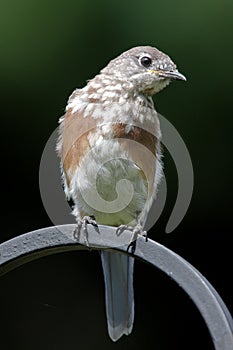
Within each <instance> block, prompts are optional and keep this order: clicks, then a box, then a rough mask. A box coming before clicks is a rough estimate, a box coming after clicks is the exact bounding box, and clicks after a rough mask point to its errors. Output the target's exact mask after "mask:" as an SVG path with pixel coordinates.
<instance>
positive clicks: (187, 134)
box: [0, 0, 233, 350]
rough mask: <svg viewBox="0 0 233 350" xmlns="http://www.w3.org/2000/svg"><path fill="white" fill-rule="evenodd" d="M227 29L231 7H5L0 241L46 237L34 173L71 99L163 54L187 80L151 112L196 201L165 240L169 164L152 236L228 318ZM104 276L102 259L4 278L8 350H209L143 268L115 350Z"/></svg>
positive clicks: (178, 296) (166, 288)
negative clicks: (137, 61) (175, 137)
mask: <svg viewBox="0 0 233 350" xmlns="http://www.w3.org/2000/svg"><path fill="white" fill-rule="evenodd" d="M232 17H233V2H232V1H231V0H221V1H219V0H197V1H189V0H188V1H187V0H176V1H172V0H160V1H155V0H153V1H152V0H145V1H138V0H134V1H133V0H130V1H107V0H102V1H84V0H82V1H79V0H76V1H72V0H66V1H55V0H53V1H52V0H49V1H47V0H46V1H45V0H40V1H39V0H30V1H29V0H28V1H26V0H22V1H16V0H10V1H9V0H2V1H1V5H0V48H1V53H0V79H1V84H0V89H1V91H0V94H1V131H2V132H1V150H2V152H1V163H2V170H1V175H2V181H1V183H2V186H1V200H2V210H1V214H2V219H1V224H2V230H1V232H2V233H1V241H4V240H6V239H9V238H11V237H13V236H16V235H18V234H21V233H24V232H28V231H30V230H33V229H37V228H41V227H45V226H49V225H51V222H50V221H49V219H48V217H47V214H46V212H45V211H44V209H43V205H42V202H41V200H40V194H39V187H38V169H39V163H40V156H41V153H42V151H43V148H44V145H45V143H46V141H47V139H48V138H49V136H50V134H51V133H52V131H53V130H54V129H55V128H56V126H57V121H58V118H59V117H60V116H61V115H62V114H63V112H64V108H65V105H66V100H67V98H68V95H69V94H70V93H71V92H72V90H73V89H74V88H75V87H82V86H83V85H85V81H86V80H87V79H90V78H92V77H93V76H94V75H95V74H97V73H98V71H99V70H100V69H101V68H102V67H104V66H105V65H106V63H107V62H108V61H109V60H110V59H111V58H113V57H115V56H117V55H118V54H119V53H121V52H122V51H124V50H126V49H128V48H130V47H133V46H137V45H145V44H149V45H152V46H156V47H158V48H159V49H161V50H162V51H164V52H166V53H168V54H169V55H170V56H171V57H172V58H173V60H174V61H175V62H176V63H177V65H178V68H179V69H180V71H181V72H182V73H183V74H185V75H186V76H187V78H188V80H187V82H186V83H181V82H176V83H173V84H172V85H171V86H170V87H169V88H168V89H166V90H164V91H163V92H162V93H160V94H159V95H157V96H155V105H156V109H157V110H158V111H159V112H160V113H161V114H163V115H164V116H165V117H166V118H167V119H169V120H170V121H171V122H172V123H173V125H174V126H175V127H176V128H177V130H178V131H179V133H180V134H181V136H182V137H183V139H184V141H185V142H186V145H187V147H188V149H189V151H190V154H191V158H192V161H193V166H194V175H195V188H194V194H193V200H192V203H191V206H190V209H189V211H188V213H187V215H186V217H185V219H184V220H183V222H182V223H181V225H180V226H179V227H178V228H177V229H176V230H175V232H173V233H171V234H170V235H165V233H164V227H165V225H166V222H167V220H168V217H169V214H170V212H171V209H172V207H173V205H174V200H175V194H176V190H177V178H176V172H175V167H174V164H173V162H172V160H171V158H170V156H169V154H168V153H167V152H165V173H166V178H167V181H168V190H169V192H168V199H167V204H166V208H165V211H164V213H163V215H162V217H161V218H160V220H159V222H158V223H157V225H156V226H155V227H154V228H153V230H151V232H150V233H149V234H150V236H151V237H152V238H153V239H156V240H158V241H160V242H161V243H162V244H165V245H166V246H168V247H169V248H171V249H173V250H174V251H176V252H177V253H179V254H180V255H182V256H183V257H184V258H186V259H187V260H188V261H189V262H191V263H192V264H193V265H194V266H195V267H196V268H198V269H199V270H200V271H201V272H202V273H203V274H204V275H205V276H206V277H207V278H208V279H209V280H210V282H211V283H212V284H213V285H214V286H215V287H216V289H217V290H218V291H219V293H220V295H221V296H222V297H223V299H224V301H225V302H226V304H227V305H228V307H229V308H231V307H232V299H231V297H232V287H231V286H230V279H231V276H232V271H231V267H232V266H231V265H232V259H231V255H232V236H231V234H232V230H231V229H232V143H233V142H232V131H233V128H232V127H233V123H232V78H233V70H232V62H233V45H232V35H233V26H232ZM101 274H102V272H101V266H100V261H99V257H98V255H97V254H95V253H92V254H87V253H80V254H77V253H69V254H61V255H59V256H52V257H49V258H44V259H42V260H38V261H36V262H33V263H30V264H28V265H25V266H24V267H21V268H19V269H17V270H15V271H13V272H11V273H10V274H9V275H6V276H4V277H3V278H2V279H1V287H0V293H1V294H0V302H1V322H2V325H1V331H2V334H1V345H2V349H4V350H12V349H18V350H21V349H22V350H29V349H34V350H40V349H43V350H44V349H57V350H60V349H69V350H70V349H72V350H73V349H90V348H93V347H101V346H102V347H103V348H106V349H112V348H115V349H117V348H121V349H134V350H136V349H141V348H142V347H143V348H145V349H149V348H152V347H153V348H155V349H159V350H165V349H171V348H172V349H179V350H182V349H205V350H208V349H213V346H212V345H211V340H210V338H209V335H208V333H207V330H206V328H205V325H204V322H203V321H202V319H201V317H200V315H199V313H198V311H197V310H196V308H195V307H194V305H193V304H192V302H191V301H190V300H189V298H188V297H187V296H186V295H185V294H184V293H183V292H182V291H181V290H180V289H179V287H177V286H176V285H175V283H174V282H172V281H171V280H170V279H169V278H167V277H166V276H163V274H162V273H161V272H159V271H156V270H155V269H153V268H151V267H150V266H147V265H144V264H142V263H141V262H138V263H137V264H136V269H135V299H136V319H135V327H134V330H133V333H132V335H131V336H130V337H124V338H122V339H121V340H120V341H119V342H118V343H116V344H114V343H112V342H111V341H110V340H109V339H108V336H107V333H106V325H105V315H104V296H103V278H102V275H101ZM3 345H4V346H3Z"/></svg>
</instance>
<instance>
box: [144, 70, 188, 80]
mask: <svg viewBox="0 0 233 350" xmlns="http://www.w3.org/2000/svg"><path fill="white" fill-rule="evenodd" d="M148 72H149V73H152V74H153V73H155V74H157V75H158V76H159V77H161V78H165V79H178V80H184V81H186V78H185V76H184V75H183V74H181V73H180V72H178V70H173V71H166V70H157V69H149V71H148Z"/></svg>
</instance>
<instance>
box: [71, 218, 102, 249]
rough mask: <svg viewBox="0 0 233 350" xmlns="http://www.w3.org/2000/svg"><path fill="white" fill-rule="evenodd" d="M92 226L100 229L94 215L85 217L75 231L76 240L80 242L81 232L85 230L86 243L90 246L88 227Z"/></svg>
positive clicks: (79, 221) (78, 222)
mask: <svg viewBox="0 0 233 350" xmlns="http://www.w3.org/2000/svg"><path fill="white" fill-rule="evenodd" d="M88 224H91V225H93V226H94V227H97V228H98V225H97V223H96V221H95V217H94V215H90V216H84V217H83V218H82V219H81V220H78V221H77V226H76V227H75V229H74V232H73V236H74V238H75V239H76V240H77V241H79V239H80V234H81V230H82V229H83V235H84V242H85V244H86V245H87V246H89V242H88V230H87V225H88Z"/></svg>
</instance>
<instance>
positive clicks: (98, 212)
mask: <svg viewBox="0 0 233 350" xmlns="http://www.w3.org/2000/svg"><path fill="white" fill-rule="evenodd" d="M173 80H183V81H185V80H186V78H185V76H184V75H183V74H181V73H180V72H179V71H178V69H177V67H176V65H175V63H174V62H173V61H172V60H171V58H170V57H169V56H168V55H167V54H165V53H163V52H162V51H160V50H158V49H157V48H155V47H152V46H137V47H133V48H131V49H129V50H127V51H125V52H123V53H122V54H120V55H119V56H118V57H116V58H114V59H112V60H111V61H110V62H109V63H108V64H107V65H106V66H105V67H104V68H103V69H102V70H101V71H100V72H99V73H98V74H97V75H96V76H95V77H94V78H93V79H91V80H89V81H87V84H86V85H85V86H84V87H82V88H77V89H75V90H74V91H73V93H72V94H71V96H70V97H69V99H68V102H67V106H66V110H65V114H64V115H63V116H62V117H61V118H60V120H59V123H60V125H59V136H58V140H57V152H58V155H59V157H60V165H61V176H62V182H63V187H64V192H65V195H66V198H67V200H68V201H70V200H71V201H72V203H73V206H72V214H73V215H74V217H75V219H76V221H77V230H76V234H77V235H78V236H79V234H80V232H81V227H83V229H84V230H85V234H86V235H88V232H87V224H93V225H94V226H96V227H97V226H98V225H100V224H102V225H107V226H108V225H109V226H114V227H116V234H120V233H121V232H122V231H123V230H124V229H125V228H129V229H131V230H132V233H133V236H132V241H133V240H135V239H136V238H137V236H138V235H139V234H142V233H143V227H144V224H145V221H146V218H147V215H148V212H149V210H150V208H151V206H152V203H153V202H154V200H155V199H156V194H157V190H158V186H159V182H160V179H161V177H162V168H163V165H162V161H161V156H162V154H161V153H162V152H161V147H160V143H161V130H160V123H159V119H158V115H157V112H156V110H155V107H154V102H153V99H152V96H153V95H155V94H156V93H158V92H159V91H161V90H162V89H164V88H165V87H166V86H167V85H168V84H169V83H170V82H171V81H173ZM122 179H123V180H126V181H123V182H122ZM119 185H121V187H122V188H121V191H120V190H119V188H120V187H119ZM117 186H118V187H117ZM118 197H119V198H120V202H119V201H117V198H118ZM112 203H113V204H114V205H112ZM86 239H87V238H86ZM87 241H88V240H87ZM87 244H88V242H87ZM101 260H102V268H103V274H104V282H105V305H106V318H107V326H108V333H109V336H110V338H111V339H112V340H113V341H117V340H118V339H119V338H121V336H122V335H124V334H125V335H129V334H130V333H131V331H132V328H133V322H134V289H133V269H134V257H133V256H132V255H130V256H129V255H125V254H122V253H120V252H116V251H108V250H104V249H102V250H101Z"/></svg>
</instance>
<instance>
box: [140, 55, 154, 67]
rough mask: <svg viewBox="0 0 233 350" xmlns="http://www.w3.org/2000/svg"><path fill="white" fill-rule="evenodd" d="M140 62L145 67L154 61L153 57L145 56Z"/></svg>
mask: <svg viewBox="0 0 233 350" xmlns="http://www.w3.org/2000/svg"><path fill="white" fill-rule="evenodd" d="M140 63H141V64H142V65H143V66H144V67H146V68H147V67H150V65H151V63H152V59H151V58H150V57H148V56H143V57H142V58H141V59H140Z"/></svg>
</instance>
